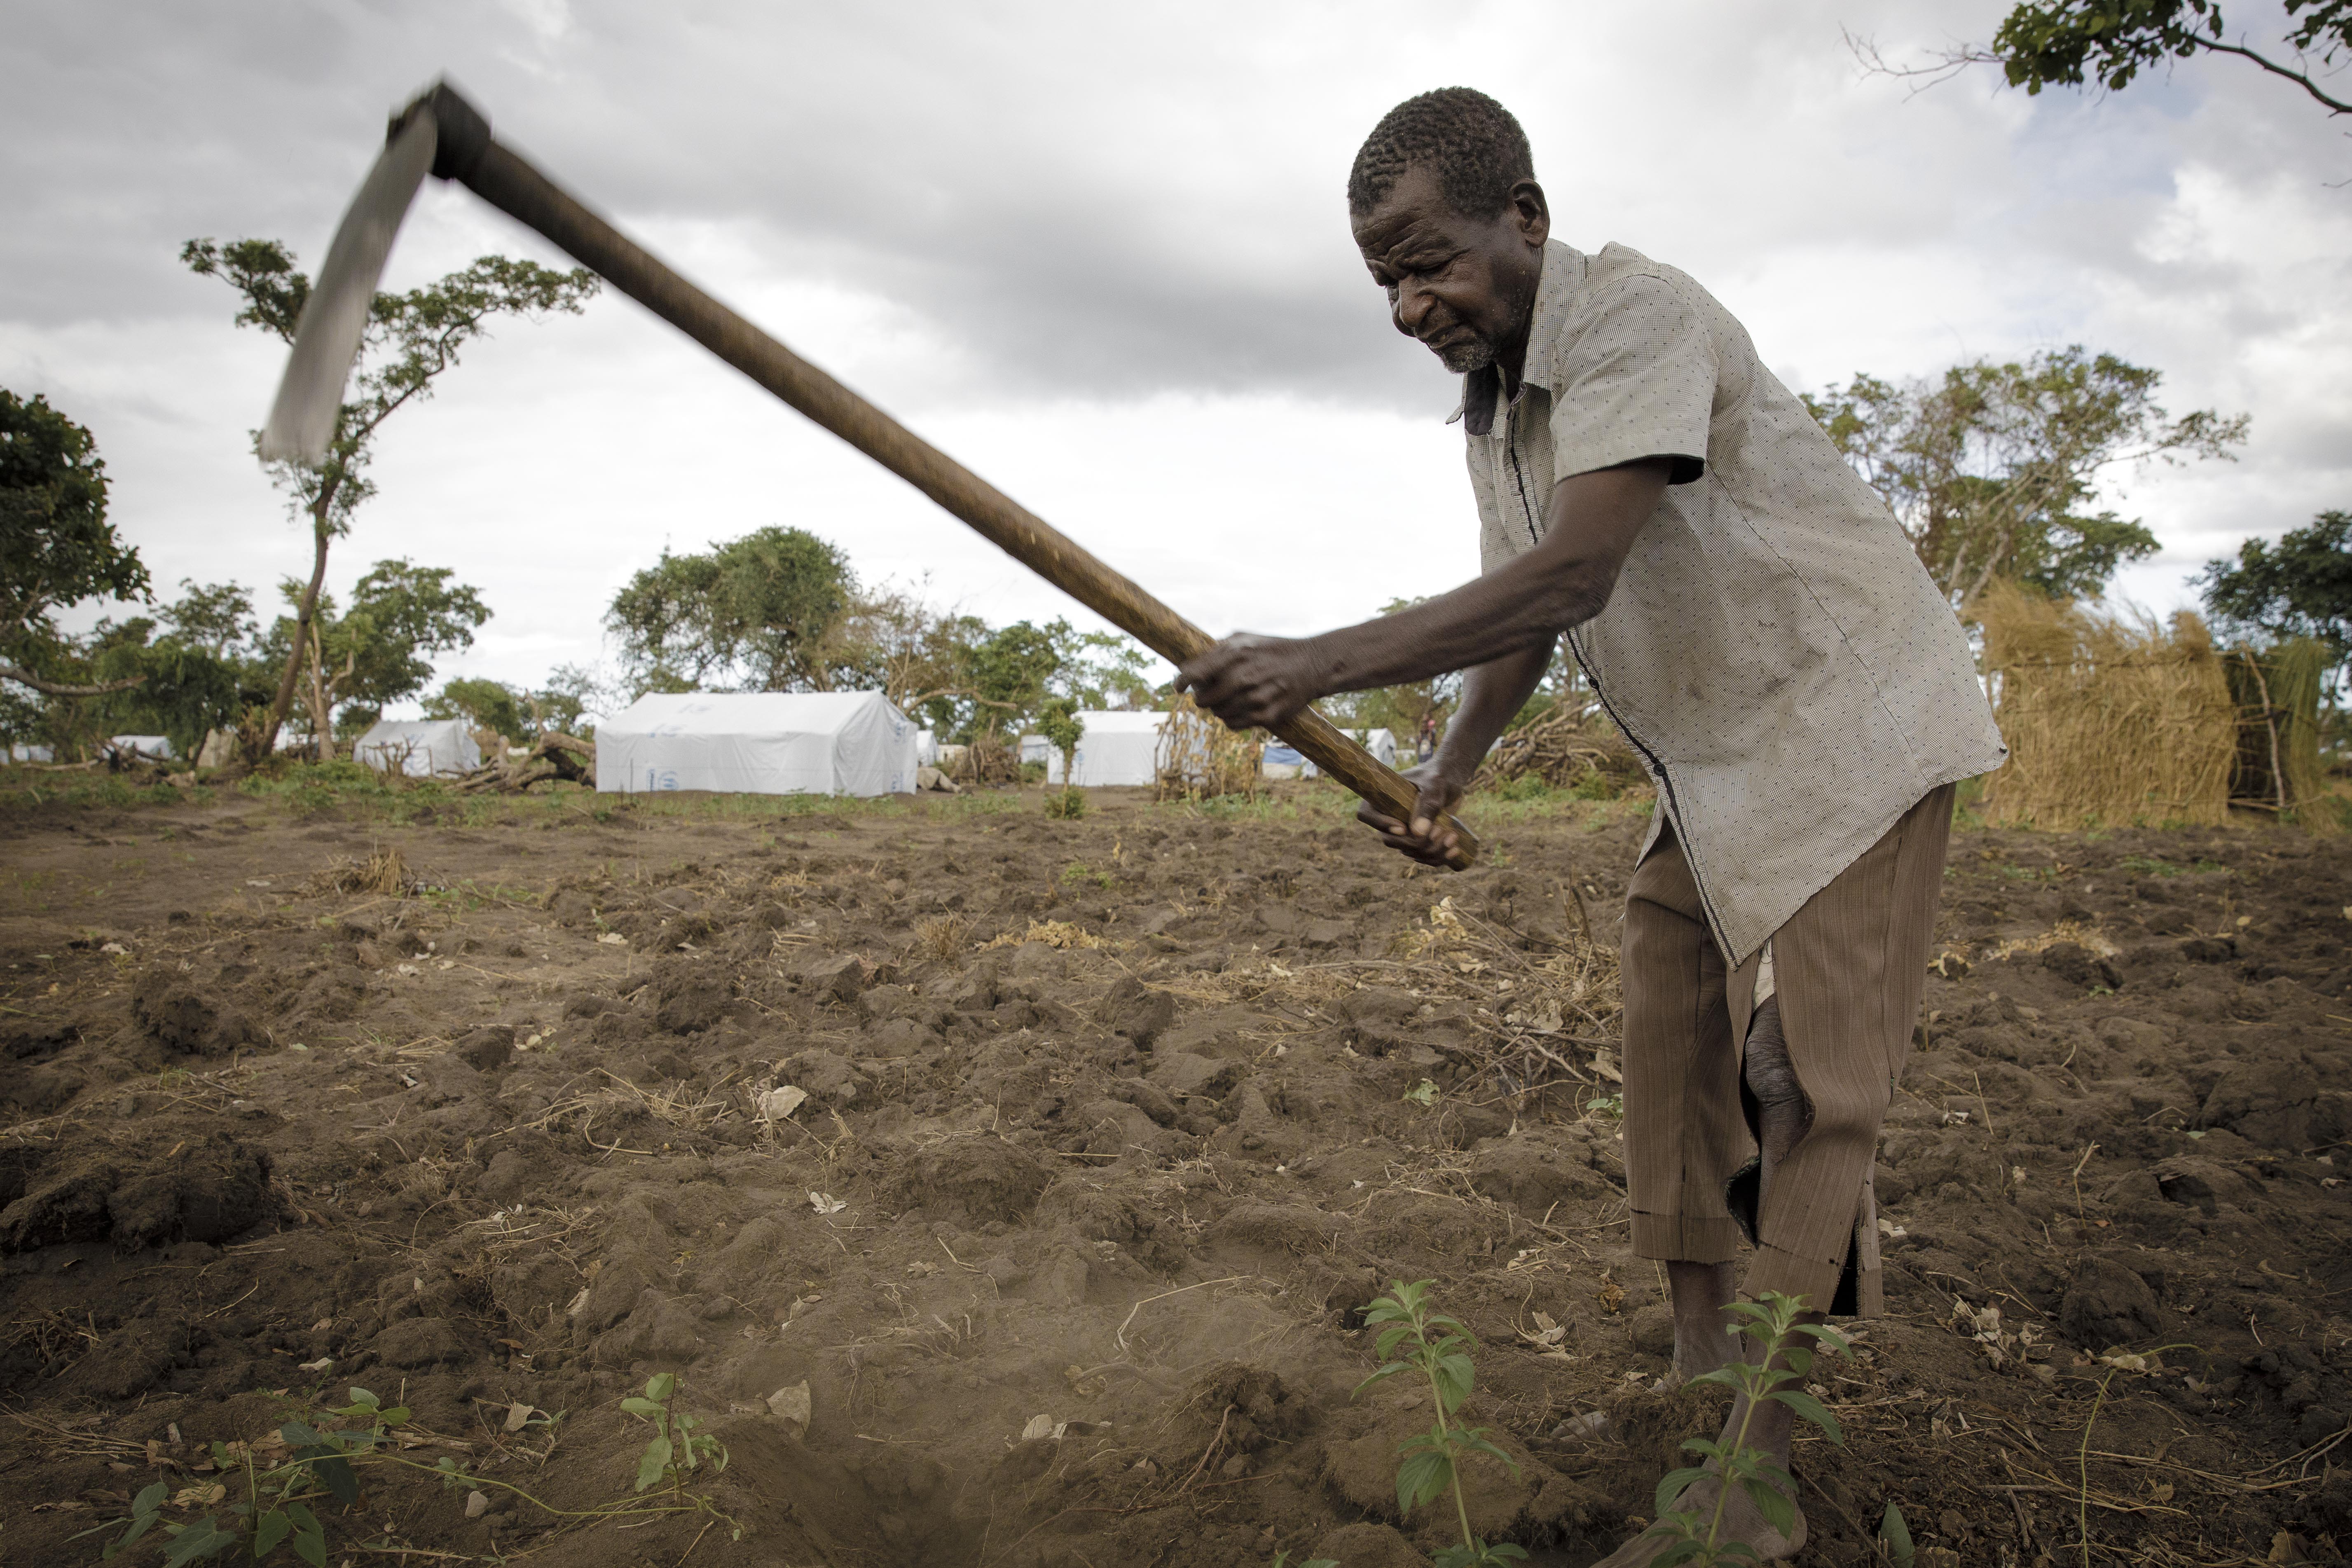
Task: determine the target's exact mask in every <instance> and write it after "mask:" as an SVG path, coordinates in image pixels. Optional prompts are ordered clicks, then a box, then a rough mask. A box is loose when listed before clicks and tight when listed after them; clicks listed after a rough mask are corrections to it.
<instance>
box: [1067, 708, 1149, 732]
mask: <svg viewBox="0 0 2352 1568" xmlns="http://www.w3.org/2000/svg"><path fill="white" fill-rule="evenodd" d="M1078 722H1079V723H1080V724H1081V725H1083V726H1084V727H1085V732H1086V733H1087V734H1089V735H1117V734H1121V733H1126V734H1130V735H1134V734H1146V735H1148V734H1150V733H1151V732H1152V731H1156V730H1158V729H1159V728H1160V726H1161V725H1162V724H1165V723H1166V722H1168V715H1167V714H1165V713H1130V712H1129V711H1127V710H1124V709H1108V708H1105V709H1094V708H1082V709H1080V710H1078Z"/></svg>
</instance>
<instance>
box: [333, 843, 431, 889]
mask: <svg viewBox="0 0 2352 1568" xmlns="http://www.w3.org/2000/svg"><path fill="white" fill-rule="evenodd" d="M311 882H312V884H313V886H314V887H316V889H318V890H319V891H320V892H322V893H374V894H376V895H378V896H379V897H382V898H387V899H405V898H414V897H415V895H416V892H417V890H418V889H421V888H422V887H423V886H424V885H425V879H423V878H421V877H419V876H418V875H417V874H416V873H415V872H414V871H412V870H410V869H409V868H408V863H407V862H406V861H404V860H403V859H402V858H400V851H399V849H398V848H397V847H394V846H392V845H389V844H381V845H378V846H377V847H375V848H373V849H372V850H370V851H369V852H368V857H367V858H366V859H364V860H353V859H351V858H348V857H345V858H338V859H337V860H335V861H334V862H333V863H332V864H331V865H330V866H328V867H327V868H326V869H324V870H322V871H320V872H319V873H318V875H316V876H315V877H313V878H311Z"/></svg>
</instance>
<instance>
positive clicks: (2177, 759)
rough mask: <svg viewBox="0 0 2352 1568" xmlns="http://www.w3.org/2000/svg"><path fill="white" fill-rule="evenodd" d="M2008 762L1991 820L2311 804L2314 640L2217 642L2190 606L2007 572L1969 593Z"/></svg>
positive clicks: (2315, 737) (1991, 798) (2321, 785)
mask: <svg viewBox="0 0 2352 1568" xmlns="http://www.w3.org/2000/svg"><path fill="white" fill-rule="evenodd" d="M1975 609H1976V615H1977V619H1978V622H1979V625H1980V626H1982V628H1983V631H1984V664H1985V673H1986V676H1987V678H1988V680H1989V682H1990V686H1991V688H1992V693H1993V702H1994V709H1995V711H1996V713H1997V714H1998V716H1999V718H2000V730H2001V734H2002V736H2003V737H2004V738H2005V739H2006V740H2007V741H2008V742H2009V749H2010V760H2009V764H2008V765H2007V766H2006V767H2003V768H2002V769H2000V771H1999V772H1998V773H1993V774H1992V775H1991V776H1990V778H1988V779H1987V780H1986V781H1985V793H1984V797H1983V801H1982V809H1983V811H1984V814H1985V818H1986V820H1987V821H1989V822H1992V823H1995V824H1999V825H2001V826H2017V827H2044V828H2058V829H2072V828H2080V827H2087V826H2110V827H2119V826H2131V825H2135V824H2141V825H2147V826H2158V825H2162V824H2168V823H2180V824H2209V825H2210V824H2215V823H2220V822H2221V821H2223V820H2224V819H2226V818H2227V816H2229V813H2230V808H2231V806H2233V805H2236V806H2252V807H2255V808H2258V809H2261V810H2264V811H2270V812H2274V813H2277V814H2279V815H2281V816H2287V815H2289V814H2293V815H2294V816H2296V817H2297V818H2298V819H2299V820H2301V821H2302V822H2303V824H2304V826H2306V827H2309V828H2311V829H2312V830H2314V831H2315V832H2330V831H2334V830H2335V828H2336V817H2335V815H2334V814H2333V813H2332V812H2327V811H2324V810H2314V811H2304V810H2302V809H2300V808H2303V807H2305V806H2310V805H2316V804H2317V803H2319V802H2320V801H2321V800H2322V798H2323V797H2324V796H2325V795H2326V793H2327V784H2326V770H2325V768H2324V767H2323V766H2322V764H2321V763H2320V758H2319V699H2320V695H2321V687H2322V685H2323V684H2324V682H2325V679H2326V670H2327V666H2328V655H2327V649H2326V647H2324V646H2322V645H2321V644H2319V643H2316V642H2312V641H2310V640H2308V639H2299V640H2296V641H2292V642H2283V643H2280V644H2277V645H2276V646H2274V647H2269V648H2230V649H2221V648H2217V647H2214V646H2213V638H2212V636H2211V634H2210V632H2208V631H2207V630H2206V627H2205V623H2204V622H2202V621H2201V620H2200V619H2198V617H2197V616H2194V615H2193V614H2190V613H2189V612H2188V611H2185V610H2184V611H2181V612H2179V613H2178V614H2176V615H2174V616H2173V617H2172V618H2171V620H2170V622H2169V623H2159V622H2158V621H2157V620H2156V619H2155V618H2154V617H2152V616H2147V615H2146V614H2145V613H2124V614H2110V613H2103V612H2101V611H2099V610H2096V609H2094V608H2091V607H2088V606H2085V605H2080V604H2074V603H2069V602H2067V601H2064V600H2053V599H2046V598H2043V597H2042V596H2041V595H2038V594H2034V593H2032V592H2031V591H2029V590H2025V589H2021V588H2018V587H2015V586H2013V585H2011V584H1996V585H1995V586H1994V587H1993V588H1991V589H1990V591H1988V592H1987V593H1986V594H1985V595H1984V596H1983V597H1982V598H1981V599H1979V601H1978V602H1977V605H1976V606H1975Z"/></svg>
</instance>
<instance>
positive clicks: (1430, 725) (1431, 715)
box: [1420, 708, 1437, 763]
mask: <svg viewBox="0 0 2352 1568" xmlns="http://www.w3.org/2000/svg"><path fill="white" fill-rule="evenodd" d="M1435 755H1437V710H1435V709H1434V708H1433V709H1431V710H1429V711H1428V712H1426V713H1423V715H1422V716H1421V757H1420V760H1421V761H1422V762H1424V763H1425V762H1427V761H1429V759H1430V758H1432V757H1433V756H1435Z"/></svg>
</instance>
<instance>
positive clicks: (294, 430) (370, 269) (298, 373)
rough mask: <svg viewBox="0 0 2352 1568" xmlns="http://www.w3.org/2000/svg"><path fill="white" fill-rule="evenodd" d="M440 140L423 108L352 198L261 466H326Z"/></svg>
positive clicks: (299, 331)
mask: <svg viewBox="0 0 2352 1568" xmlns="http://www.w3.org/2000/svg"><path fill="white" fill-rule="evenodd" d="M437 140H438V137H437V132H436V126H435V124H434V119H433V111H432V110H431V108H430V107H429V106H426V105H424V104H420V105H418V106H417V108H416V110H415V111H413V112H412V113H410V115H409V116H408V121H407V123H406V124H405V125H404V126H402V127H401V130H400V132H399V134H397V135H395V136H394V137H393V138H392V140H391V141H389V142H386V143H385V144H384V149H383V153H382V155H380V156H379V157H378V158H377V159H376V161H375V167H374V168H373V169H370V170H369V171H368V177H367V180H366V181H365V183H363V184H362V185H361V186H360V194H359V195H356V196H354V197H352V205H351V210H350V211H349V212H347V213H345V214H344V215H343V222H342V226H341V227H340V228H338V229H336V230H335V241H334V243H333V244H332V245H331V246H329V247H327V260H326V264H325V265H324V266H323V267H321V268H320V269H319V277H318V280H317V281H316V282H315V283H314V284H312V285H311V289H310V299H309V300H307V301H305V302H304V304H303V306H302V320H301V321H300V323H299V325H298V326H297V327H296V328H295V331H294V353H292V354H291V355H290V356H289V358H288V360H287V362H286V377H285V379H284V380H283V381H280V382H279V383H278V401H277V402H276V403H275V404H273V405H271V406H270V410H269V423H268V426H266V427H264V429H263V430H262V432H261V460H262V461H263V462H265V463H299V464H301V465H302V466H303V467H304V468H320V467H323V466H324V465H325V463H326V460H327V445H328V443H329V442H331V441H332V440H333V439H334V435H335V420H336V417H337V416H338V415H339V414H341V411H342V404H343V384H344V383H345V382H347V381H349V380H350V379H351V374H352V363H353V362H354V361H356V360H357V359H358V358H359V353H360V339H361V337H362V335H363V334H364V333H365V332H366V331H367V323H368V309H369V307H370V306H371V305H373V303H374V301H375V286H376V283H377V281H378V280H379V279H382V278H383V264H384V259H385V258H387V257H389V256H390V255H391V254H392V242H393V239H394V237H395V236H396V235H398V234H399V233H400V223H401V220H402V219H403V218H404V217H406V216H408V207H409V204H410V203H411V202H413V201H415V199H416V187H417V186H418V185H420V184H423V183H424V180H425V171H426V170H427V169H430V168H431V167H432V166H433V150H434V146H435V143H436V141H437Z"/></svg>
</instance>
